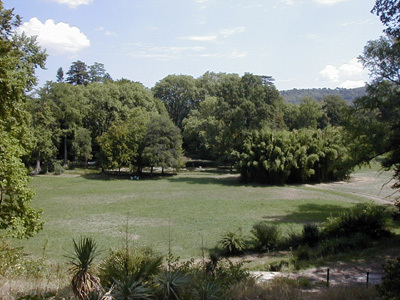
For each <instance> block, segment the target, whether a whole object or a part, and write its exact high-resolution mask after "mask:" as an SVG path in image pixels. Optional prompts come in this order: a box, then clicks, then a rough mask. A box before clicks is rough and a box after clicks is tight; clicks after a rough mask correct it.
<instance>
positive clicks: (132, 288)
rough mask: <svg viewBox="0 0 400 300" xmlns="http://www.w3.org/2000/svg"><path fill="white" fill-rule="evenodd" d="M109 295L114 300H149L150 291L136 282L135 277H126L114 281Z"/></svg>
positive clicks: (139, 282)
mask: <svg viewBox="0 0 400 300" xmlns="http://www.w3.org/2000/svg"><path fill="white" fill-rule="evenodd" d="M111 295H112V296H113V298H114V299H115V300H137V299H140V300H146V299H151V290H150V288H148V287H146V286H145V285H143V283H142V282H141V281H138V280H136V278H135V276H129V275H128V276H123V278H122V279H121V280H116V281H115V285H114V290H113V291H112V292H111Z"/></svg>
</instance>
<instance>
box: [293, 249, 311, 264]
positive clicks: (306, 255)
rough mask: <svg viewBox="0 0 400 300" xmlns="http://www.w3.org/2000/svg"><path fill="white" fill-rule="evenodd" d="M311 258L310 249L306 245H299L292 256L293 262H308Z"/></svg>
mask: <svg viewBox="0 0 400 300" xmlns="http://www.w3.org/2000/svg"><path fill="white" fill-rule="evenodd" d="M310 258H311V252H310V247H309V246H308V245H304V246H302V245H300V246H299V247H298V248H297V251H296V252H295V254H294V259H295V261H301V260H309V259H310Z"/></svg>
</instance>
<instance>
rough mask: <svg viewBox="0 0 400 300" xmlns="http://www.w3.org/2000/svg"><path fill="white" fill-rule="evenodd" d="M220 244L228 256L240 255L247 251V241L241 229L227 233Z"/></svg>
mask: <svg viewBox="0 0 400 300" xmlns="http://www.w3.org/2000/svg"><path fill="white" fill-rule="evenodd" d="M219 243H220V245H221V247H222V250H223V251H224V253H225V254H226V255H235V254H240V253H243V251H244V250H245V249H246V243H245V239H244V237H243V234H242V231H241V230H240V229H238V230H237V231H228V232H226V233H225V234H224V235H223V236H222V238H221V240H220V241H219Z"/></svg>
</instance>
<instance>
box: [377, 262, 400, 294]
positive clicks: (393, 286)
mask: <svg viewBox="0 0 400 300" xmlns="http://www.w3.org/2000/svg"><path fill="white" fill-rule="evenodd" d="M384 271H385V275H384V276H383V277H382V283H381V284H379V285H377V290H378V293H379V295H380V296H381V297H382V299H384V300H399V299H400V257H398V258H397V259H396V260H389V261H387V262H386V264H385V265H384Z"/></svg>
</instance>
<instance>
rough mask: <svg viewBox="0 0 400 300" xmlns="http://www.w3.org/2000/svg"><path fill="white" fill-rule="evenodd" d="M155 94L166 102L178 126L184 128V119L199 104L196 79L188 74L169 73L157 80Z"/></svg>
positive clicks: (170, 114)
mask: <svg viewBox="0 0 400 300" xmlns="http://www.w3.org/2000/svg"><path fill="white" fill-rule="evenodd" d="M153 92H154V96H155V97H156V98H158V99H160V100H161V101H162V102H164V104H165V107H166V108H167V111H168V113H169V116H170V117H171V119H172V121H173V122H174V123H175V125H176V126H178V127H179V128H181V129H182V121H183V120H184V119H185V118H186V117H187V116H188V114H189V112H190V111H191V110H192V109H195V108H197V106H198V104H199V96H198V90H197V87H196V81H195V79H194V78H193V77H191V76H187V75H169V76H167V77H165V78H164V79H162V80H161V81H159V82H157V83H156V85H155V86H154V88H153Z"/></svg>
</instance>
